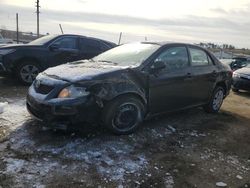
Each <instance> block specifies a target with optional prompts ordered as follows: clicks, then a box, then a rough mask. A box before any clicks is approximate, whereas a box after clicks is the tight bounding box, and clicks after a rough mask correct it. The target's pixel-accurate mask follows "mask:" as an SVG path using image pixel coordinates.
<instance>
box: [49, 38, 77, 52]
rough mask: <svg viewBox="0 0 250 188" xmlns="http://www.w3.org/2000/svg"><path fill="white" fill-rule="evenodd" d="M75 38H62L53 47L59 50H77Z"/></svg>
mask: <svg viewBox="0 0 250 188" xmlns="http://www.w3.org/2000/svg"><path fill="white" fill-rule="evenodd" d="M76 42H77V41H76V37H63V38H60V39H58V40H56V41H55V42H54V43H53V45H57V46H58V48H60V49H77V43H76Z"/></svg>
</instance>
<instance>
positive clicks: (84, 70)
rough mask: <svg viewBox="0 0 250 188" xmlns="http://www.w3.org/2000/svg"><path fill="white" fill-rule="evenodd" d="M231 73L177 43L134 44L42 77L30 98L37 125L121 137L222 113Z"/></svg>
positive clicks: (202, 52) (206, 54)
mask: <svg viewBox="0 0 250 188" xmlns="http://www.w3.org/2000/svg"><path fill="white" fill-rule="evenodd" d="M231 78H232V72H231V70H230V68H229V67H228V66H226V65H223V64H222V63H220V62H219V61H218V60H217V59H216V58H215V57H214V56H213V55H212V54H211V53H210V52H208V51H207V50H205V49H203V48H200V47H198V46H194V45H189V44H179V43H149V42H147V43H145V42H144V43H132V44H125V45H122V46H119V47H116V48H113V49H111V50H109V51H107V52H104V53H102V54H100V55H98V56H97V57H95V58H93V59H90V60H88V61H86V60H85V61H77V62H72V63H68V64H65V65H61V66H58V67H54V68H50V69H48V70H46V71H45V72H43V73H40V74H39V75H38V77H37V79H36V80H35V81H34V83H33V84H32V86H31V87H30V88H29V92H28V96H27V109H28V111H29V112H30V113H31V114H32V115H33V116H34V117H35V118H37V119H39V120H41V121H44V122H46V123H48V124H49V125H52V126H53V125H56V124H57V123H58V122H59V124H60V125H65V127H68V126H71V125H73V124H76V123H77V124H78V125H79V122H88V123H95V122H96V123H98V122H101V123H103V124H104V125H106V126H107V127H108V128H109V129H111V130H112V131H113V132H115V133H117V134H127V133H131V132H132V131H134V130H135V129H136V128H137V127H138V125H139V124H140V123H141V122H142V121H143V119H145V118H148V117H151V116H154V115H157V114H160V113H163V112H169V111H176V110H181V109H186V108H190V107H196V106H203V108H204V109H205V111H207V112H211V113H215V112H218V111H219V109H220V107H221V105H222V102H223V99H224V98H225V97H226V96H227V95H228V93H229V91H230V88H231Z"/></svg>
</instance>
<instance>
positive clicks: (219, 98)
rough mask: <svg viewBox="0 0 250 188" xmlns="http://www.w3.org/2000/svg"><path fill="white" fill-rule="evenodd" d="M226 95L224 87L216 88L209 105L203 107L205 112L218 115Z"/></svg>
mask: <svg viewBox="0 0 250 188" xmlns="http://www.w3.org/2000/svg"><path fill="white" fill-rule="evenodd" d="M224 93H225V91H224V89H223V88H222V87H220V86H218V87H216V88H215V90H214V92H213V95H212V97H211V99H210V101H209V103H208V104H207V105H205V106H204V107H203V108H204V110H205V111H206V112H208V113H217V112H218V111H219V110H220V107H221V105H222V103H223V100H224Z"/></svg>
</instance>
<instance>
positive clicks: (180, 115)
mask: <svg viewBox="0 0 250 188" xmlns="http://www.w3.org/2000/svg"><path fill="white" fill-rule="evenodd" d="M239 118H240V117H237V115H236V114H230V113H229V112H223V111H222V112H220V113H218V114H207V113H205V112H204V111H203V110H202V109H201V108H195V109H190V110H185V111H180V112H176V113H168V114H164V115H161V116H158V117H155V118H152V119H150V120H147V121H145V122H143V123H142V125H141V126H140V127H139V129H138V130H137V131H136V132H135V133H133V134H130V135H121V136H118V135H114V134H112V133H111V132H110V131H109V130H107V129H106V128H105V127H104V126H102V125H89V124H79V125H77V126H76V128H77V129H71V130H66V131H65V130H56V129H53V128H48V127H45V126H44V124H42V123H40V122H39V121H36V120H33V119H29V120H27V121H26V122H24V123H23V124H22V125H21V126H20V127H19V128H18V129H16V130H15V131H13V132H12V133H11V134H10V136H9V137H10V138H12V137H14V138H18V137H19V138H20V139H21V140H22V139H27V140H31V141H32V142H33V143H34V144H35V145H37V146H38V145H40V146H41V145H51V146H52V145H53V146H55V147H56V146H59V145H60V146H62V145H64V144H67V142H72V141H75V140H78V139H80V140H84V141H91V140H95V139H97V140H99V142H102V141H108V140H119V139H125V140H126V139H129V138H131V137H134V138H137V139H140V137H149V138H150V139H156V138H157V137H158V136H157V135H161V136H160V137H165V136H166V135H168V134H171V133H175V132H176V131H180V132H185V131H188V132H190V131H193V130H195V131H199V132H201V133H204V132H207V131H212V130H222V131H223V130H226V129H228V128H229V122H230V123H232V122H237V121H238V119H239ZM22 135H23V136H22ZM154 137H155V138H154Z"/></svg>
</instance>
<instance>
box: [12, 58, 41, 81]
mask: <svg viewBox="0 0 250 188" xmlns="http://www.w3.org/2000/svg"><path fill="white" fill-rule="evenodd" d="M16 71H17V75H18V79H19V80H20V81H21V82H22V83H23V84H25V85H30V84H32V82H33V81H34V80H35V78H36V76H37V75H38V74H39V72H40V71H41V68H40V66H39V65H38V64H37V63H35V62H32V61H25V62H23V63H21V64H20V65H18V66H17V69H16Z"/></svg>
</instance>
